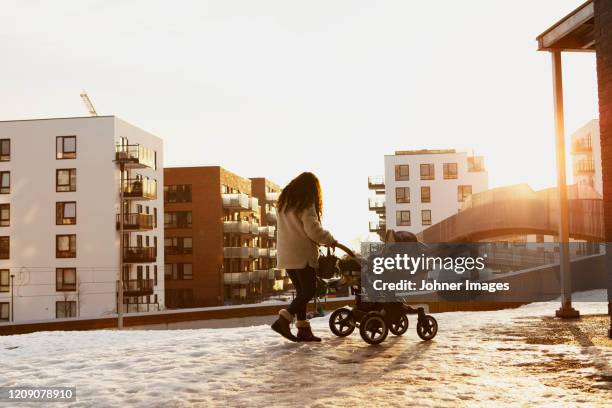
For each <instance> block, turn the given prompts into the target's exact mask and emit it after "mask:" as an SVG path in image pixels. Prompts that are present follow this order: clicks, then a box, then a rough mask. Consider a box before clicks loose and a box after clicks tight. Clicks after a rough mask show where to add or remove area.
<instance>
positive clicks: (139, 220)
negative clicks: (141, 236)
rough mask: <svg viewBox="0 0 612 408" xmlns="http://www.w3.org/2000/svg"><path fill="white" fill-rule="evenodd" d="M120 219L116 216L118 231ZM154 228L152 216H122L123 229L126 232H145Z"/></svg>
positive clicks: (135, 214) (132, 214)
mask: <svg viewBox="0 0 612 408" xmlns="http://www.w3.org/2000/svg"><path fill="white" fill-rule="evenodd" d="M119 222H120V217H119V214H117V219H116V224H117V229H119V227H120V226H119ZM154 227H155V224H154V220H153V215H151V214H142V213H127V214H123V229H124V230H126V231H147V230H152V229H153V228H154Z"/></svg>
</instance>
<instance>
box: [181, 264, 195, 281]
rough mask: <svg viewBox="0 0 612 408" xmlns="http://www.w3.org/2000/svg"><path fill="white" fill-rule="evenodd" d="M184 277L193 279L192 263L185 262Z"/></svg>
mask: <svg viewBox="0 0 612 408" xmlns="http://www.w3.org/2000/svg"><path fill="white" fill-rule="evenodd" d="M183 279H184V280H191V279H193V267H192V265H191V264H183Z"/></svg>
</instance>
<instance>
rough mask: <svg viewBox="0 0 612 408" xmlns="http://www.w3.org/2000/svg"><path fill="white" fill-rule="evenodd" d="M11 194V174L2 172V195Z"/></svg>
mask: <svg viewBox="0 0 612 408" xmlns="http://www.w3.org/2000/svg"><path fill="white" fill-rule="evenodd" d="M10 192H11V172H10V171H0V194H9V193H10Z"/></svg>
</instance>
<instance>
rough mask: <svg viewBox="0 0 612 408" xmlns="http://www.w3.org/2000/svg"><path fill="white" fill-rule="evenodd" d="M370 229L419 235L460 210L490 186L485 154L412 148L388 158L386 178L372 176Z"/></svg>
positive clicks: (386, 158) (380, 231)
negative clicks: (375, 219) (373, 218)
mask: <svg viewBox="0 0 612 408" xmlns="http://www.w3.org/2000/svg"><path fill="white" fill-rule="evenodd" d="M368 186H369V188H370V189H371V190H374V191H375V192H376V196H375V197H372V198H370V200H369V208H370V210H372V211H374V212H376V214H378V216H379V221H378V222H372V223H370V231H372V232H378V233H379V234H380V235H383V234H384V231H385V230H386V229H393V230H396V231H410V232H413V233H415V234H416V233H419V232H421V231H422V230H423V229H425V228H427V227H428V226H430V225H433V224H436V223H438V222H440V221H442V220H444V219H445V218H447V217H449V216H451V215H453V214H455V213H456V212H457V211H458V210H459V209H460V208H461V206H462V204H463V202H464V201H465V200H466V199H467V198H468V197H469V196H470V195H471V194H473V193H478V192H480V191H484V190H486V189H488V174H487V172H486V170H485V168H484V159H483V158H482V157H481V156H468V154H467V153H465V152H456V151H455V150H452V149H451V150H408V151H397V152H395V154H394V155H386V156H385V176H384V179H383V178H382V177H370V179H369V180H368Z"/></svg>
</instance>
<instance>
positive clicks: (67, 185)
mask: <svg viewBox="0 0 612 408" xmlns="http://www.w3.org/2000/svg"><path fill="white" fill-rule="evenodd" d="M55 191H57V192H59V193H63V192H66V191H76V169H57V170H56V173H55Z"/></svg>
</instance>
